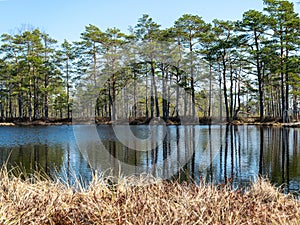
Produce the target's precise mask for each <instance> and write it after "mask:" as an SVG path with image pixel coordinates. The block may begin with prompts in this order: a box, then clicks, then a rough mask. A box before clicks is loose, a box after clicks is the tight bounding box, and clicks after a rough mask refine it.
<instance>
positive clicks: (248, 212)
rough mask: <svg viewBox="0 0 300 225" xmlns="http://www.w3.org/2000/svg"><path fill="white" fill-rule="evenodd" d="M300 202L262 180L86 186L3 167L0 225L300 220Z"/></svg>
mask: <svg viewBox="0 0 300 225" xmlns="http://www.w3.org/2000/svg"><path fill="white" fill-rule="evenodd" d="M299 223H300V202H299V201H298V200H296V199H295V198H294V197H293V196H291V195H284V194H281V193H280V192H279V191H278V190H277V189H276V188H275V187H274V186H272V185H271V184H270V183H269V182H268V181H266V180H264V179H258V180H257V181H256V182H255V183H254V184H253V185H252V187H251V188H249V190H247V191H245V192H244V191H243V192H242V191H238V190H231V189H230V188H228V187H226V186H225V187H221V186H219V187H217V186H211V185H205V184H200V185H194V184H187V183H178V182H175V181H174V182H167V181H163V180H158V179H157V180H156V179H152V180H151V182H149V178H147V177H126V178H120V179H119V180H118V182H116V184H115V185H113V184H112V183H111V180H110V179H107V178H104V177H101V176H95V177H94V178H93V180H92V182H91V184H90V185H89V186H88V187H87V188H80V185H78V186H77V187H73V186H72V187H71V186H68V185H66V184H63V183H62V182H59V181H53V180H51V179H45V177H44V176H41V175H35V176H31V177H28V176H27V177H25V178H24V176H16V175H13V173H12V172H10V171H7V170H6V169H2V170H1V171H0V224H299Z"/></svg>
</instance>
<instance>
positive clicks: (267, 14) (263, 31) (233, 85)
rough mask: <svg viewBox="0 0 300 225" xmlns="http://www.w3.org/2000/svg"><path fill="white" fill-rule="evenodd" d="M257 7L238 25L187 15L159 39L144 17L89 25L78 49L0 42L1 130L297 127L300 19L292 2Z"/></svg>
mask: <svg viewBox="0 0 300 225" xmlns="http://www.w3.org/2000/svg"><path fill="white" fill-rule="evenodd" d="M263 2H264V8H263V10H262V11H261V12H260V11H256V10H249V11H246V12H244V13H243V15H242V19H241V20H240V21H224V20H220V19H215V20H213V21H212V22H210V23H208V22H206V21H204V20H203V18H202V17H201V15H190V14H184V15H182V16H181V17H180V18H178V19H177V20H176V21H174V25H173V26H172V27H169V28H164V29H162V28H161V26H160V25H159V23H156V22H155V21H153V19H152V18H151V16H150V15H147V14H144V15H142V16H141V17H140V18H139V19H138V20H137V24H136V25H135V26H132V27H130V29H128V31H127V32H122V31H121V30H120V29H118V28H108V29H107V30H105V31H103V30H101V29H100V28H98V27H97V26H95V25H92V24H89V25H87V26H86V27H85V28H84V30H83V32H82V33H81V34H80V39H79V40H78V41H76V42H70V41H68V40H64V42H63V43H59V42H58V41H57V40H55V39H54V38H52V37H51V36H50V35H49V34H47V33H45V32H42V31H41V30H40V29H38V28H32V27H31V28H20V29H18V31H17V32H15V34H6V33H5V34H2V35H1V41H0V121H2V122H3V121H34V120H45V121H48V120H50V119H66V120H71V119H72V117H75V116H76V117H86V116H94V117H96V118H98V119H99V120H107V121H116V120H122V119H135V118H146V119H148V118H150V119H151V118H156V117H158V118H162V119H163V120H165V121H168V120H169V119H171V118H172V119H174V118H175V119H176V118H180V117H182V118H183V116H184V117H190V118H197V119H199V118H208V119H215V120H218V121H226V122H231V121H233V120H235V119H238V118H241V117H257V118H258V120H260V121H261V122H263V121H266V120H268V119H278V120H280V121H282V122H289V121H295V120H298V116H299V112H300V99H299V94H300V82H299V81H300V64H299V62H300V51H299V49H300V48H299V45H300V38H299V36H300V17H299V15H298V13H296V12H295V10H294V5H293V3H291V2H289V1H286V0H264V1H263ZM75 111H76V115H75Z"/></svg>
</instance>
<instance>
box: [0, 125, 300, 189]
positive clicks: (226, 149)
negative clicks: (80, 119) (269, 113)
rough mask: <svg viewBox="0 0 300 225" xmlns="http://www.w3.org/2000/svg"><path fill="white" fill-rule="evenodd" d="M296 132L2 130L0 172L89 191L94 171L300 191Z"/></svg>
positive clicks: (173, 128) (208, 128)
mask: <svg viewBox="0 0 300 225" xmlns="http://www.w3.org/2000/svg"><path fill="white" fill-rule="evenodd" d="M299 140H300V129H298V128H283V127H261V126H251V125H242V126H230V125H211V126H203V125H190V126H188V125H185V126H163V125H152V126H147V125H139V126H126V125H99V126H96V125H72V126H67V125H63V126H36V127H0V164H2V165H3V164H5V163H6V164H7V165H8V166H9V167H14V166H20V167H21V168H22V170H23V171H24V172H26V173H27V174H32V173H33V172H34V171H36V170H41V169H42V170H43V171H45V172H46V173H47V174H49V175H51V176H52V175H55V176H60V177H61V178H62V179H64V180H65V181H67V182H71V183H72V182H74V177H75V176H76V177H79V178H80V180H81V181H83V182H85V183H86V184H87V183H88V182H89V181H90V180H91V179H92V174H93V172H94V171H99V172H107V173H108V171H109V173H111V174H114V175H116V176H119V175H120V174H122V175H127V176H130V175H133V174H134V175H139V174H144V173H150V174H152V175H154V176H158V177H161V178H163V179H178V178H179V179H180V180H189V181H191V180H193V181H195V182H197V183H199V182H200V181H201V180H203V181H206V182H209V183H215V184H224V183H226V181H231V183H232V185H234V186H235V187H240V186H244V185H247V184H249V181H251V180H255V179H257V177H258V176H260V175H262V176H263V177H268V178H269V179H270V180H271V182H272V183H274V184H276V185H281V184H284V188H285V190H286V191H287V192H294V191H295V192H297V191H298V190H299V189H300V152H299V151H300V148H299V143H298V142H299Z"/></svg>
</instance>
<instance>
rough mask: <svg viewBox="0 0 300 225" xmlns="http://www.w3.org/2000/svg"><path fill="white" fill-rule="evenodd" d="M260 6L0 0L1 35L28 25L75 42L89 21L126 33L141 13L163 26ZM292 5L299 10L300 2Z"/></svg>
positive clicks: (257, 2)
mask: <svg viewBox="0 0 300 225" xmlns="http://www.w3.org/2000/svg"><path fill="white" fill-rule="evenodd" d="M262 8H263V3H262V0H227V1H224V0H210V1H208V0H202V1H201V0H108V1H104V0H0V12H1V14H0V21H1V22H0V34H2V33H12V34H14V33H16V31H17V30H18V29H20V28H21V27H22V26H24V25H26V26H27V25H30V26H33V27H38V28H39V29H41V30H42V31H44V32H46V33H48V34H50V36H51V37H52V38H54V39H57V40H58V41H63V39H67V40H69V41H75V40H78V39H79V37H80V33H82V32H83V31H84V27H85V26H86V25H88V24H93V25H96V26H98V27H99V28H100V29H101V30H106V29H107V28H109V27H111V28H112V27H117V28H119V29H121V30H122V31H123V32H127V30H128V27H129V26H134V25H135V24H136V23H137V20H138V18H140V17H141V16H142V14H149V15H150V16H151V17H152V18H153V19H154V21H155V22H157V23H158V24H160V25H162V27H163V28H165V27H170V26H172V25H173V23H174V21H175V20H176V19H178V18H179V17H180V16H181V15H183V14H185V13H189V14H197V15H199V16H201V17H202V18H203V19H204V20H205V21H207V22H210V21H211V20H213V19H222V20H238V19H241V18H242V14H243V12H245V11H247V10H249V9H256V10H259V11H261V10H262ZM295 8H296V11H297V12H300V10H299V8H300V5H296V7H295Z"/></svg>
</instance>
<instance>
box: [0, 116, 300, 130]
mask: <svg viewBox="0 0 300 225" xmlns="http://www.w3.org/2000/svg"><path fill="white" fill-rule="evenodd" d="M93 124H95V125H137V126H138V125H167V126H170V125H174V126H180V125H226V124H229V125H236V126H242V125H255V126H267V127H271V126H272V127H290V128H300V121H294V122H290V123H282V122H280V121H278V120H275V119H274V120H266V121H265V122H258V121H255V120H252V121H251V120H248V121H247V120H245V118H240V119H237V120H233V121H232V122H219V121H212V120H211V119H208V118H199V122H198V123H197V122H195V121H191V122H189V121H184V124H181V122H180V119H178V118H170V119H169V120H168V121H166V122H165V121H164V120H163V119H162V118H154V119H152V120H151V119H150V118H136V119H127V120H117V121H109V120H107V119H105V118H104V119H99V118H96V119H76V120H72V119H69V120H68V119H50V120H42V119H40V120H34V121H29V120H28V121H18V120H14V121H8V122H0V127H10V126H19V127H21V126H62V125H93Z"/></svg>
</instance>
